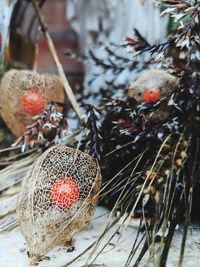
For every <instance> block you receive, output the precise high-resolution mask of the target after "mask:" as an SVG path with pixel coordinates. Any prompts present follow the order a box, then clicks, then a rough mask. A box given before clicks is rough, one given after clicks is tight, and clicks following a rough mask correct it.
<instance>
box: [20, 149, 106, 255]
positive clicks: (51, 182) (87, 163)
mask: <svg viewBox="0 0 200 267" xmlns="http://www.w3.org/2000/svg"><path fill="white" fill-rule="evenodd" d="M62 186H63V187H62ZM100 186H101V174H100V169H99V166H98V163H97V161H96V159H94V158H92V157H91V156H89V155H88V154H85V153H83V152H81V151H79V150H76V149H73V148H69V147H66V146H64V145H56V146H54V147H52V148H50V149H48V150H47V151H46V152H45V153H44V154H43V155H42V156H41V157H39V158H38V159H37V160H36V161H35V163H34V164H33V166H32V168H31V170H30V171H29V173H28V175H27V176H26V178H25V180H24V182H23V185H22V190H21V194H20V199H19V205H18V208H17V215H18V220H19V224H20V226H21V230H22V233H23V235H24V237H25V239H26V241H27V243H28V246H29V253H30V255H31V256H32V257H33V256H39V255H45V254H46V253H47V252H48V251H49V250H50V249H51V248H52V247H54V246H56V245H59V244H64V243H65V242H67V241H70V240H71V237H72V235H73V234H74V233H75V232H77V231H80V230H81V229H82V228H83V227H84V225H85V223H86V221H88V220H89V218H90V216H91V215H92V214H93V212H94V209H95V206H96V204H97V202H98V192H99V189H100ZM61 188H62V190H60V189H61ZM59 190H60V191H59ZM70 190H71V191H70ZM66 192H67V193H66ZM68 193H69V194H68Z"/></svg>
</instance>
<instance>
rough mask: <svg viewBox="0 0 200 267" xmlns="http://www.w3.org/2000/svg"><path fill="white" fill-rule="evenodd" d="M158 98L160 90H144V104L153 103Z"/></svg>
mask: <svg viewBox="0 0 200 267" xmlns="http://www.w3.org/2000/svg"><path fill="white" fill-rule="evenodd" d="M159 99H160V92H158V91H154V90H145V91H144V96H143V100H144V102H145V103H146V104H148V103H154V102H156V101H158V100H159Z"/></svg>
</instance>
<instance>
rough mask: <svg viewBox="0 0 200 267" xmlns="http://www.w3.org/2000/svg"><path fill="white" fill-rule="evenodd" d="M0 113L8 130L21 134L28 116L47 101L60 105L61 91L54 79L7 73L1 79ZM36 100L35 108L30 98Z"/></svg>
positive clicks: (34, 73)
mask: <svg viewBox="0 0 200 267" xmlns="http://www.w3.org/2000/svg"><path fill="white" fill-rule="evenodd" d="M0 96H1V97H0V113H1V116H2V118H3V120H4V121H5V122H6V124H7V125H8V127H9V128H10V129H11V131H12V132H13V133H14V134H16V135H17V136H20V135H23V133H24V131H25V129H26V127H27V126H28V125H30V124H32V119H31V118H32V117H33V116H34V115H37V114H38V113H41V112H42V110H43V109H44V108H45V105H47V103H48V102H50V101H55V102H61V103H63V102H64V88H63V85H62V83H61V81H60V79H59V77H58V76H56V75H52V74H38V73H37V72H35V71H29V70H10V71H8V72H6V73H5V74H4V76H3V78H2V80H1V86H0ZM35 96H36V97H38V100H37V101H36V103H35V107H32V106H31V104H30V98H31V97H32V98H33V97H35Z"/></svg>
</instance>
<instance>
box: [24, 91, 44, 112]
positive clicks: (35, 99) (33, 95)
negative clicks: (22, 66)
mask: <svg viewBox="0 0 200 267" xmlns="http://www.w3.org/2000/svg"><path fill="white" fill-rule="evenodd" d="M21 105H22V108H23V111H24V112H25V113H27V114H29V115H31V116H35V115H38V114H40V113H42V111H43V110H44V108H45V106H46V105H47V101H46V99H45V97H44V96H43V95H42V94H41V93H39V92H32V91H29V92H27V93H26V94H25V95H24V96H23V97H22V98H21Z"/></svg>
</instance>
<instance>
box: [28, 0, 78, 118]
mask: <svg viewBox="0 0 200 267" xmlns="http://www.w3.org/2000/svg"><path fill="white" fill-rule="evenodd" d="M32 4H33V7H34V9H35V12H36V16H37V17H38V20H39V23H40V26H41V30H42V32H43V34H44V36H45V38H46V40H47V44H48V46H49V50H50V52H51V55H52V57H53V59H54V62H55V64H56V67H57V70H58V74H59V76H60V78H61V80H62V82H63V85H64V88H65V92H66V94H67V96H68V98H69V101H70V103H71V105H72V107H73V109H74V111H75V112H76V114H77V116H78V118H79V120H80V122H82V119H81V112H80V108H79V105H78V103H77V101H76V98H75V96H74V93H73V91H72V88H71V87H70V85H69V82H68V80H67V78H66V76H65V73H64V70H63V67H62V64H61V63H60V60H59V58H58V54H57V52H56V48H55V45H54V43H53V41H52V38H51V36H50V34H49V31H48V27H47V24H46V22H45V19H44V17H43V15H42V14H41V11H40V8H39V6H38V3H37V2H36V0H32Z"/></svg>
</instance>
